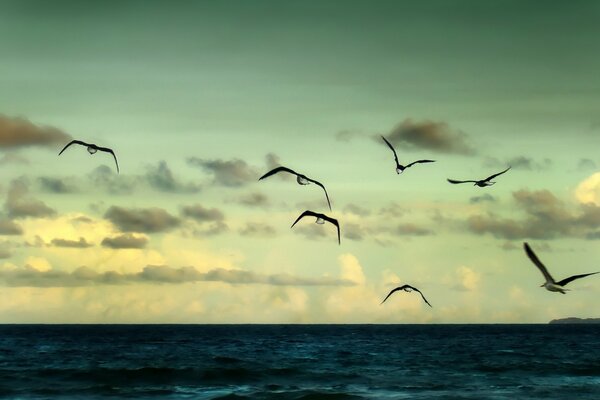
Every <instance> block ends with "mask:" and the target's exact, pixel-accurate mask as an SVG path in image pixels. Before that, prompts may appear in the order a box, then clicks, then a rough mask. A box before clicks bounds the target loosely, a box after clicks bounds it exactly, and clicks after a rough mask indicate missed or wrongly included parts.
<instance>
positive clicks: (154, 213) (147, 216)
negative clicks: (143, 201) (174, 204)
mask: <svg viewBox="0 0 600 400" xmlns="http://www.w3.org/2000/svg"><path fill="white" fill-rule="evenodd" d="M104 218H106V219H108V220H109V221H110V222H112V223H113V224H115V225H116V226H117V227H118V228H119V229H121V230H122V231H124V232H142V233H158V232H165V231H169V230H171V229H174V228H176V227H178V226H179V225H180V223H181V221H180V220H179V218H177V217H174V216H172V215H171V214H169V213H168V212H166V211H165V210H163V209H162V208H157V207H152V208H123V207H118V206H112V207H110V208H109V209H108V211H106V213H105V214H104Z"/></svg>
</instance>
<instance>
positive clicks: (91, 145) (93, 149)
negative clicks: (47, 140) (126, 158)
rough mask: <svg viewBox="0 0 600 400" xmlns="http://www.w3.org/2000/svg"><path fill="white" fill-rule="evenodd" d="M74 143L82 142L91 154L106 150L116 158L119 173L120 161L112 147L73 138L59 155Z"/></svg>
mask: <svg viewBox="0 0 600 400" xmlns="http://www.w3.org/2000/svg"><path fill="white" fill-rule="evenodd" d="M72 144H80V145H82V146H85V147H87V151H88V153H90V154H94V153H96V152H97V151H104V152H106V153H110V154H112V156H113V158H114V159H115V164H116V165H117V173H119V163H118V162H117V156H116V155H115V152H114V151H113V150H112V149H109V148H108V147H100V146H97V145H95V144H94V143H86V142H82V141H81V140H72V141H71V142H69V143H68V144H67V145H66V146H65V147H63V149H62V150H61V151H60V153H58V155H59V156H60V155H61V154H62V153H63V151H65V150H66V149H67V147H69V146H71V145H72Z"/></svg>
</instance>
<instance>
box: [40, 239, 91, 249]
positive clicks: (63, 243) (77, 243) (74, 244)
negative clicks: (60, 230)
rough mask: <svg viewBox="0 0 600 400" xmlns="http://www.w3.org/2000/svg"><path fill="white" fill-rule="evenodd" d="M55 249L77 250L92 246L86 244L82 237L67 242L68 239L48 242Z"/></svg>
mask: <svg viewBox="0 0 600 400" xmlns="http://www.w3.org/2000/svg"><path fill="white" fill-rule="evenodd" d="M50 243H52V245H53V246H55V247H68V248H77V249H85V248H87V247H92V246H93V244H91V243H88V242H87V241H86V240H85V239H84V238H83V237H80V238H79V240H68V239H58V238H55V239H52V241H51V242H50Z"/></svg>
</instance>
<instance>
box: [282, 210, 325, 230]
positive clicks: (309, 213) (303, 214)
mask: <svg viewBox="0 0 600 400" xmlns="http://www.w3.org/2000/svg"><path fill="white" fill-rule="evenodd" d="M304 217H317V218H318V217H322V216H321V215H320V214H317V213H315V212H313V211H310V210H306V211H304V212H303V213H302V214H300V216H299V217H298V218H297V219H296V220H295V221H294V223H293V224H292V226H290V228H293V227H294V225H296V223H297V222H298V221H300V220H301V219H302V218H304Z"/></svg>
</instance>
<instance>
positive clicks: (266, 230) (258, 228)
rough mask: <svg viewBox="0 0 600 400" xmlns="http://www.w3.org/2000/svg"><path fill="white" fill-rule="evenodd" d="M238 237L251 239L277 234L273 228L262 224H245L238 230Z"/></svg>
mask: <svg viewBox="0 0 600 400" xmlns="http://www.w3.org/2000/svg"><path fill="white" fill-rule="evenodd" d="M239 232H240V235H242V236H253V237H273V236H275V234H276V233H277V231H276V230H275V228H273V227H272V226H271V225H267V224H265V223H262V222H247V223H246V226H245V227H244V228H242V229H240V231H239Z"/></svg>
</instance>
